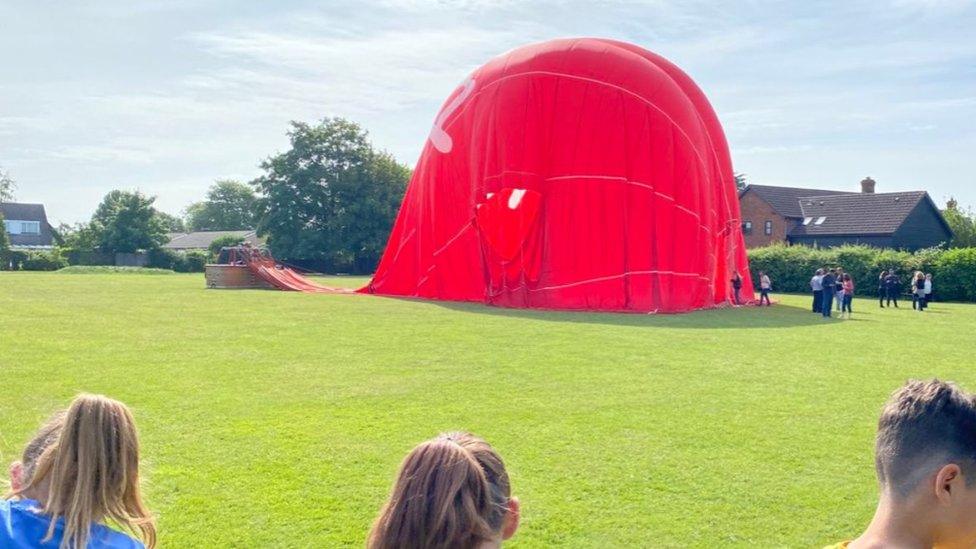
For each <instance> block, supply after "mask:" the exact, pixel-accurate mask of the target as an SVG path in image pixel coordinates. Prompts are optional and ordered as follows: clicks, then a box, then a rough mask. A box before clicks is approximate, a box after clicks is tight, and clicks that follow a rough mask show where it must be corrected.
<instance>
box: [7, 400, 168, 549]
mask: <svg viewBox="0 0 976 549" xmlns="http://www.w3.org/2000/svg"><path fill="white" fill-rule="evenodd" d="M55 417H56V418H57V419H55V420H52V421H51V422H49V424H48V425H46V426H45V427H44V428H43V429H42V430H41V432H40V433H38V435H37V436H36V437H35V440H34V441H32V443H31V444H28V448H31V447H34V448H35V449H36V447H37V446H38V445H44V444H47V446H46V447H44V448H43V450H42V451H41V453H40V455H39V456H36V455H35V458H36V463H34V464H33V465H29V460H30V457H29V456H28V452H27V451H25V458H26V459H25V460H24V461H23V462H21V464H20V467H19V468H17V467H11V473H13V474H12V476H18V475H19V478H17V479H11V486H12V488H13V489H12V491H11V492H10V493H9V494H7V496H6V499H3V500H0V547H52V548H53V547H58V548H59V549H69V548H79V547H84V548H87V549H116V548H119V549H121V548H125V549H137V548H142V547H148V548H150V549H152V548H153V547H155V545H156V525H155V519H154V518H153V516H152V514H151V513H150V512H149V511H148V510H147V509H146V507H145V505H144V504H143V502H142V495H141V494H140V486H139V439H138V435H137V433H136V428H135V422H134V421H133V418H132V414H131V413H130V412H129V409H128V408H126V406H125V405H124V404H122V403H121V402H118V401H115V400H111V399H109V398H106V397H103V396H99V395H80V396H78V397H76V398H75V399H74V401H73V402H72V403H71V406H70V407H69V408H68V410H67V412H66V413H65V414H64V415H63V416H55ZM55 422H59V423H55ZM54 431H57V434H56V435H55V434H53V433H54ZM45 433H46V434H45ZM40 438H43V441H41V442H38V440H39V439H40ZM35 454H36V452H35ZM109 525H111V526H115V527H117V528H121V529H124V530H125V531H126V532H127V533H123V532H120V531H118V530H116V529H113V528H111V527H109ZM129 533H131V534H133V535H135V536H137V537H138V538H140V539H141V541H137V540H136V538H134V537H131V536H130V535H128V534H129Z"/></svg>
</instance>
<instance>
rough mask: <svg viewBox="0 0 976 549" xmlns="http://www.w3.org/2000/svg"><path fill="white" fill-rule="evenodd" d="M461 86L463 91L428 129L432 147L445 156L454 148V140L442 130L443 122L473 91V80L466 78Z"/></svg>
mask: <svg viewBox="0 0 976 549" xmlns="http://www.w3.org/2000/svg"><path fill="white" fill-rule="evenodd" d="M461 86H463V87H464V89H462V90H461V93H459V94H457V95H456V96H455V97H454V99H453V100H451V102H450V103H448V104H447V106H446V107H444V110H442V111H441V112H440V114H438V115H437V118H436V119H434V126H433V127H432V128H431V129H430V142H431V144H432V145H434V148H435V149H437V150H439V151H440V152H442V153H445V154H446V153H449V152H451V149H453V148H454V140H453V139H451V136H450V135H448V134H447V132H446V131H445V130H444V122H446V121H447V118H448V117H449V116H451V115H452V114H454V111H456V110H458V108H459V107H460V106H461V104H462V103H464V100H465V99H467V98H468V96H470V95H471V92H472V91H474V78H468V79H467V80H466V81H465V82H464V83H463V84H461Z"/></svg>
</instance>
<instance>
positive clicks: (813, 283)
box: [810, 269, 823, 313]
mask: <svg viewBox="0 0 976 549" xmlns="http://www.w3.org/2000/svg"><path fill="white" fill-rule="evenodd" d="M810 289H811V290H813V312H815V313H820V312H823V269H817V272H816V273H814V275H813V278H811V279H810Z"/></svg>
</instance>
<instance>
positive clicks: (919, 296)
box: [912, 271, 925, 312]
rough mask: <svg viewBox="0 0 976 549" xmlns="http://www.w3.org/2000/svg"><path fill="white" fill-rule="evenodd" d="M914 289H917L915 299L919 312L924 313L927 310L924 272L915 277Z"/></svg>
mask: <svg viewBox="0 0 976 549" xmlns="http://www.w3.org/2000/svg"><path fill="white" fill-rule="evenodd" d="M912 287H913V288H914V289H915V296H914V299H915V302H916V304H917V305H918V311H919V312H922V311H924V310H925V275H924V274H923V273H922V271H919V272H918V274H917V275H915V283H914V284H912Z"/></svg>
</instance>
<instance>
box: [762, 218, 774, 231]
mask: <svg viewBox="0 0 976 549" xmlns="http://www.w3.org/2000/svg"><path fill="white" fill-rule="evenodd" d="M763 234H765V235H771V234H773V222H772V221H769V220H768V219H767V220H766V222H765V223H763Z"/></svg>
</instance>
